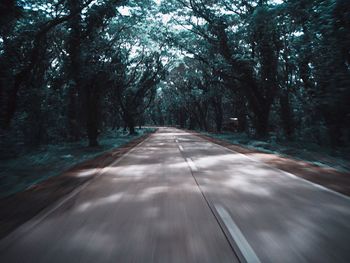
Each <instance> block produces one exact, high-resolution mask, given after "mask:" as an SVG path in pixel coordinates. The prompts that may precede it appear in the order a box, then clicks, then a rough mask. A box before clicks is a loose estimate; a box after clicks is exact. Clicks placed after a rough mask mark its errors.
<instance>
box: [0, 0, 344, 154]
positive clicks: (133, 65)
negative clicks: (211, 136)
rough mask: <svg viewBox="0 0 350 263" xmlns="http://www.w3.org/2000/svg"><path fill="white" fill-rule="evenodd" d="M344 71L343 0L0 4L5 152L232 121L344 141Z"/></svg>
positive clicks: (25, 0)
mask: <svg viewBox="0 0 350 263" xmlns="http://www.w3.org/2000/svg"><path fill="white" fill-rule="evenodd" d="M349 65H350V2H349V1H347V0H315V1H309V0H284V1H272V0H270V1H268V0H220V1H213V0H169V1H153V0H147V1H135V0H128V1H127V0H94V1H92V0H54V1H46V0H2V1H1V2H0V110H1V111H0V144H1V149H11V148H13V146H14V145H15V146H20V147H22V146H36V145H40V144H46V143H52V142H62V141H71V142H72V141H78V140H81V139H83V138H86V137H87V138H88V140H89V145H90V146H95V145H97V144H98V136H99V134H100V133H101V132H103V131H105V130H108V129H117V128H125V129H128V130H129V132H130V133H134V132H135V126H137V125H142V124H147V123H148V124H157V125H179V126H180V127H186V128H190V129H196V128H198V129H203V130H217V131H219V132H221V131H222V130H225V129H226V128H227V120H229V119H233V118H236V119H238V123H236V124H237V125H236V128H235V129H236V131H238V132H246V133H249V134H251V135H252V136H257V137H260V138H266V137H268V136H270V135H271V134H272V133H273V134H277V136H279V137H281V138H285V139H288V140H294V139H307V140H310V141H314V142H317V143H319V144H331V145H333V146H342V145H347V144H349V141H350V107H349V101H350V88H349V86H350V66H349ZM6 151H7V150H5V152H6Z"/></svg>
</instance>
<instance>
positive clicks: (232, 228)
mask: <svg viewBox="0 0 350 263" xmlns="http://www.w3.org/2000/svg"><path fill="white" fill-rule="evenodd" d="M214 207H215V209H216V211H217V212H218V214H219V216H220V218H221V220H222V221H223V222H224V224H225V226H226V228H227V229H228V231H229V232H230V235H231V237H232V239H233V240H234V241H235V242H236V245H237V246H238V248H239V250H240V251H241V253H242V254H243V257H244V259H245V260H246V261H247V262H248V263H261V261H260V260H259V258H258V256H257V255H256V254H255V252H254V250H253V249H252V247H251V246H250V245H249V243H248V241H247V240H246V239H245V237H244V236H243V234H242V232H241V230H240V229H239V228H238V226H237V225H236V224H235V222H234V221H233V219H232V218H231V216H230V214H229V213H228V212H227V211H226V209H225V208H223V207H222V206H221V205H214Z"/></svg>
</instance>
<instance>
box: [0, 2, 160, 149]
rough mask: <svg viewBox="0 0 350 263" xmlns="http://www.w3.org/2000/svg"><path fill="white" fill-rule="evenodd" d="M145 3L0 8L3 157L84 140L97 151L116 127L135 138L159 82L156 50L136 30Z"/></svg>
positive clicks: (7, 5) (3, 4)
mask: <svg viewBox="0 0 350 263" xmlns="http://www.w3.org/2000/svg"><path fill="white" fill-rule="evenodd" d="M152 3H153V1H151V2H150V1H148V2H147V1H143V3H142V5H139V4H138V3H137V1H135V2H133V1H122V0H105V1H92V0H56V1H45V0H42V1H34V0H33V1H31V0H23V1H19V0H18V1H15V0H13V1H11V0H6V1H1V3H0V23H1V24H0V41H1V42H0V48H1V52H0V73H1V75H0V105H1V112H0V124H1V127H0V128H1V134H0V135H1V139H0V140H1V145H2V149H5V148H6V147H7V146H10V145H12V144H13V143H19V144H20V145H21V144H22V145H33V146H35V145H39V144H43V143H51V142H57V141H78V140H80V139H82V138H84V137H86V136H87V137H88V139H89V145H90V146H96V145H98V135H99V134H100V132H101V131H102V130H105V129H108V128H116V127H120V126H123V127H125V128H129V131H130V133H134V132H135V130H134V126H135V125H137V124H139V122H140V121H142V117H141V116H140V115H141V114H143V110H142V108H143V107H144V108H146V107H147V106H148V105H149V104H150V103H151V102H152V101H153V98H154V97H155V90H156V85H157V83H158V82H159V80H160V79H161V78H162V77H163V75H164V63H161V49H160V48H159V49H158V51H157V52H155V51H154V50H153V49H152V50H151V49H150V48H149V43H147V41H148V42H152V39H151V38H152V36H151V35H146V34H144V32H142V29H143V27H142V26H140V23H141V21H143V20H144V18H145V17H146V16H147V15H148V13H147V12H149V11H148V6H149V9H150V10H151V9H152V8H151V5H152ZM124 5H128V6H129V7H130V8H133V10H134V11H133V12H130V13H128V14H127V15H125V14H123V13H121V12H120V10H121V9H120V8H122V7H123V6H124ZM143 34H144V35H145V36H144V37H143V39H138V38H139V36H140V35H143ZM154 45H156V44H154Z"/></svg>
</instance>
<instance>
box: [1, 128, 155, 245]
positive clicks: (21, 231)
mask: <svg viewBox="0 0 350 263" xmlns="http://www.w3.org/2000/svg"><path fill="white" fill-rule="evenodd" d="M156 132H157V131H156ZM156 132H154V133H150V134H149V136H148V137H147V138H145V139H144V140H142V141H141V142H139V143H138V144H136V145H134V146H133V147H132V148H131V149H129V150H128V151H127V152H126V153H124V154H123V155H122V156H121V157H119V158H118V159H117V160H116V161H114V162H112V163H111V164H109V165H108V166H107V167H103V168H99V169H98V168H95V170H96V172H95V173H96V175H95V176H94V177H93V178H92V179H91V180H88V181H86V182H85V183H83V184H82V185H80V186H79V187H78V188H76V189H75V190H73V191H72V192H70V193H69V194H67V195H66V196H64V197H62V198H61V199H59V200H57V201H56V202H54V203H53V204H52V205H51V206H49V207H47V208H45V209H44V210H43V211H41V212H39V213H38V214H37V215H36V216H34V217H32V218H31V219H30V220H28V221H27V222H24V223H23V224H22V225H20V226H18V227H17V228H16V229H15V230H14V231H13V232H11V233H10V234H9V235H7V236H6V237H4V238H3V239H0V251H2V250H5V249H6V248H7V247H9V246H11V245H12V244H13V243H14V242H15V241H16V240H18V239H19V238H20V237H22V236H23V235H25V234H27V233H29V232H30V231H31V230H33V229H34V228H35V227H36V226H37V225H38V224H40V223H41V222H42V221H43V220H44V219H45V218H47V217H48V216H49V215H50V214H52V213H53V212H54V211H56V210H57V209H59V208H60V207H62V206H63V205H64V204H65V203H67V202H68V201H69V200H71V199H72V198H74V197H75V196H77V195H78V194H79V193H80V192H81V191H83V190H84V189H85V188H87V187H88V186H89V185H90V184H91V183H93V182H94V181H95V180H97V179H98V178H100V177H101V175H103V174H104V173H105V172H106V171H107V170H108V167H110V166H113V165H116V164H118V163H119V162H121V161H122V160H124V159H125V158H126V157H127V156H129V155H130V154H131V153H132V152H133V151H135V149H136V148H137V147H139V146H141V145H142V144H143V143H145V142H146V141H148V140H149V139H150V138H151V137H152V136H153V135H154V134H155V133H156ZM106 168H107V169H106Z"/></svg>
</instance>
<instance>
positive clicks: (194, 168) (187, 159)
mask: <svg viewBox="0 0 350 263" xmlns="http://www.w3.org/2000/svg"><path fill="white" fill-rule="evenodd" d="M186 162H187V163H188V165H189V166H190V168H191V170H192V171H193V172H197V171H198V168H197V166H196V165H195V164H194V162H193V161H192V160H191V158H186Z"/></svg>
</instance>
